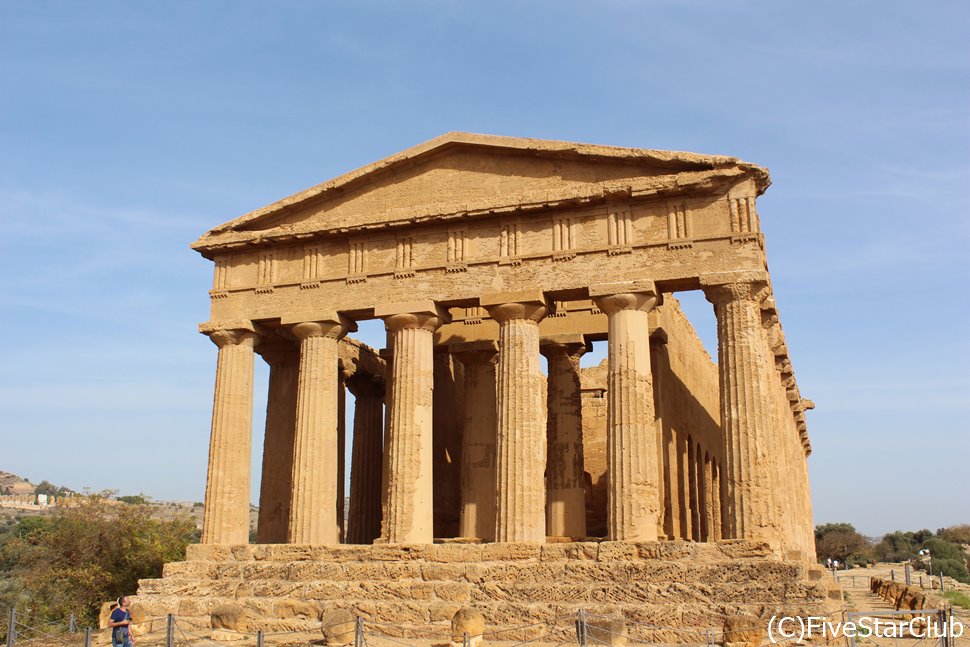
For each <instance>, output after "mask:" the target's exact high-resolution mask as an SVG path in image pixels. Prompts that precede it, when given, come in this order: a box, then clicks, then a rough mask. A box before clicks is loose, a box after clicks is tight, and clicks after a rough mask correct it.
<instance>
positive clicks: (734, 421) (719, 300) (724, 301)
mask: <svg viewBox="0 0 970 647" xmlns="http://www.w3.org/2000/svg"><path fill="white" fill-rule="evenodd" d="M703 282H705V281H704V278H703V277H702V283H703ZM765 288H766V283H765V282H764V280H758V279H751V280H743V279H742V280H737V281H736V282H731V283H726V284H720V285H708V286H707V287H706V288H705V289H704V292H705V294H706V296H707V299H708V300H709V301H710V302H711V303H713V304H714V312H715V314H716V316H717V338H718V353H717V355H718V371H719V373H720V385H721V433H722V434H723V438H724V463H725V474H724V476H725V480H726V496H727V500H726V506H725V508H726V509H725V512H726V519H725V523H724V529H725V533H726V538H728V539H760V540H764V541H768V542H769V543H772V544H773V545H775V546H778V545H779V544H780V543H781V541H782V540H783V537H784V531H783V524H782V522H781V520H780V519H779V518H778V515H777V514H776V513H775V506H774V496H775V492H774V491H773V489H774V487H773V486H774V485H775V484H774V483H773V480H774V479H773V469H774V468H773V466H772V461H775V460H777V456H775V455H774V448H775V447H776V443H774V442H773V439H772V437H771V434H772V433H773V430H772V426H771V421H772V416H771V392H770V385H769V384H768V379H767V377H766V376H767V375H769V371H768V370H766V368H767V367H768V366H770V365H771V364H773V362H774V358H772V357H769V352H768V348H767V345H766V344H765V343H764V338H763V336H762V331H761V301H762V300H763V295H764V290H765Z"/></svg>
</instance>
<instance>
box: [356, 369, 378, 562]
mask: <svg viewBox="0 0 970 647" xmlns="http://www.w3.org/2000/svg"><path fill="white" fill-rule="evenodd" d="M364 379H365V380H366V378H364ZM348 386H349V387H350V390H351V392H352V393H353V394H354V398H355V402H356V405H355V407H354V438H353V448H352V450H351V451H352V453H351V460H350V516H349V518H348V522H349V527H348V529H347V543H350V544H370V543H372V542H373V541H374V540H375V539H377V538H378V537H380V535H381V454H382V452H383V449H384V442H383V435H384V406H383V402H382V399H383V386H382V385H380V384H378V383H374V382H371V381H369V380H367V382H366V383H365V384H360V383H359V382H357V381H355V380H354V379H353V378H351V381H349V382H348Z"/></svg>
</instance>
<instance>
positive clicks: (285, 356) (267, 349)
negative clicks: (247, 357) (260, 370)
mask: <svg viewBox="0 0 970 647" xmlns="http://www.w3.org/2000/svg"><path fill="white" fill-rule="evenodd" d="M256 352H257V353H259V355H260V356H261V357H262V358H263V360H265V361H266V363H267V364H269V365H270V366H278V365H280V364H284V363H286V362H289V361H299V359H300V345H299V344H298V343H296V342H293V341H291V340H289V339H284V338H282V337H279V336H271V337H264V338H262V339H261V340H260V342H259V344H258V345H257V346H256Z"/></svg>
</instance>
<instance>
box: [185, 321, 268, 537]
mask: <svg viewBox="0 0 970 647" xmlns="http://www.w3.org/2000/svg"><path fill="white" fill-rule="evenodd" d="M199 331H200V332H202V333H203V334H206V335H208V336H209V339H211V340H212V342H213V343H214V344H215V345H216V346H218V347H219V359H218V362H217V364H216V388H215V397H214V398H213V401H212V434H211V436H210V439H209V473H208V477H207V479H206V485H205V518H204V521H203V524H202V543H203V544H246V543H249V460H250V453H251V446H252V435H253V347H254V346H255V345H256V332H255V328H254V327H253V325H252V323H251V322H248V321H239V322H227V323H222V324H220V323H204V324H201V325H200V326H199Z"/></svg>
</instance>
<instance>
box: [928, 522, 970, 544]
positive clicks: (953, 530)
mask: <svg viewBox="0 0 970 647" xmlns="http://www.w3.org/2000/svg"><path fill="white" fill-rule="evenodd" d="M936 536H937V537H939V538H940V539H944V540H946V541H949V542H951V543H954V544H967V545H970V524H968V523H964V524H960V525H958V526H950V527H949V528H940V529H939V530H937V531H936Z"/></svg>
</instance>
